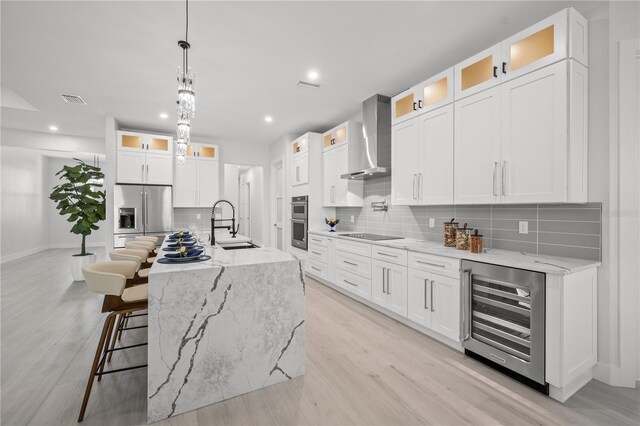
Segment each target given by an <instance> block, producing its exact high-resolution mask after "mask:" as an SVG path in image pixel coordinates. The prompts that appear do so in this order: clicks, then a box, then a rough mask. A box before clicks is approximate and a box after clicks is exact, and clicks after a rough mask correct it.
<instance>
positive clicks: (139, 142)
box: [116, 131, 173, 185]
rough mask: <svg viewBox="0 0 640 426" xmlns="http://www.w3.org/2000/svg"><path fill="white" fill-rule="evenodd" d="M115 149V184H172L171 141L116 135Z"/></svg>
mask: <svg viewBox="0 0 640 426" xmlns="http://www.w3.org/2000/svg"><path fill="white" fill-rule="evenodd" d="M116 148H117V149H116V181H117V183H137V184H152V185H171V184H172V183H173V138H171V137H170V136H160V135H149V134H145V133H138V132H126V131H120V132H118V134H117V144H116Z"/></svg>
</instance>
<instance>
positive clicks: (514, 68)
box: [455, 8, 588, 100]
mask: <svg viewBox="0 0 640 426" xmlns="http://www.w3.org/2000/svg"><path fill="white" fill-rule="evenodd" d="M587 37H588V23H587V20H586V19H585V18H584V17H583V16H582V15H580V14H579V13H578V12H577V11H576V10H575V9H573V8H568V9H563V10H561V11H560V12H558V13H556V14H555V15H552V16H550V17H549V18H547V19H545V20H543V21H540V22H538V23H537V24H535V25H532V26H531V27H529V28H527V29H526V30H524V31H521V32H519V33H518V34H516V35H514V36H512V37H509V38H508V39H506V40H504V41H503V42H502V43H500V44H497V45H495V46H493V47H491V48H489V49H487V50H485V51H483V52H480V53H478V54H476V55H474V56H472V57H471V58H469V59H467V60H465V61H463V62H461V63H459V64H458V65H456V66H455V98H456V100H458V99H462V98H465V97H467V96H470V95H473V94H475V93H478V92H480V91H482V90H485V89H489V88H490V87H493V86H495V85H497V84H499V83H503V82H506V81H509V80H511V79H514V78H516V77H519V76H521V75H524V74H528V73H530V72H532V71H535V70H537V69H540V68H543V67H546V66H548V65H551V64H553V63H556V62H558V61H561V60H563V59H567V58H571V59H575V60H577V61H578V62H580V63H582V64H583V65H585V66H588V39H587Z"/></svg>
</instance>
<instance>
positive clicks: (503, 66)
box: [502, 62, 507, 74]
mask: <svg viewBox="0 0 640 426" xmlns="http://www.w3.org/2000/svg"><path fill="white" fill-rule="evenodd" d="M506 73H507V63H506V62H503V63H502V74H506Z"/></svg>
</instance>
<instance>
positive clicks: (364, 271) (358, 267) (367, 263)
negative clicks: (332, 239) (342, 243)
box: [335, 250, 371, 279]
mask: <svg viewBox="0 0 640 426" xmlns="http://www.w3.org/2000/svg"><path fill="white" fill-rule="evenodd" d="M335 262H336V268H340V269H343V270H345V271H349V272H351V273H354V274H357V275H360V276H362V277H365V278H369V279H370V278H371V258H370V257H365V256H359V255H357V254H353V253H347V252H344V251H341V250H336V258H335Z"/></svg>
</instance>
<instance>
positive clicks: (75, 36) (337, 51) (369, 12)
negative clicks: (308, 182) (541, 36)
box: [1, 1, 597, 143]
mask: <svg viewBox="0 0 640 426" xmlns="http://www.w3.org/2000/svg"><path fill="white" fill-rule="evenodd" d="M568 4H571V5H573V6H574V7H576V8H577V9H578V10H580V11H581V12H583V13H584V12H585V11H588V10H590V9H593V8H594V7H596V6H597V4H595V3H592V2H584V3H583V2H581V3H572V2H562V1H553V2H542V1H527V2H517V1H512V2H501V1H498V2H482V1H471V2H320V1H319V2H203V1H197V2H194V1H192V2H191V3H190V9H191V14H190V32H189V41H190V42H191V45H192V49H191V55H190V64H191V65H192V67H193V69H194V70H195V72H196V73H197V75H196V86H195V88H196V106H197V109H196V118H195V119H194V120H193V123H192V137H195V138H212V139H218V140H228V141H238V142H254V143H271V142H273V141H274V140H276V139H278V138H280V137H282V136H283V135H284V134H289V133H297V134H300V133H303V132H306V131H319V132H322V131H324V130H327V129H328V128H330V127H332V126H333V125H335V124H338V123H339V122H341V121H343V120H345V119H348V118H349V117H351V116H353V115H355V114H357V113H358V112H359V110H360V108H361V101H362V100H364V99H365V98H367V97H369V96H370V95H373V94H375V93H382V94H385V95H390V96H392V95H394V94H396V93H398V92H400V91H402V90H403V89H405V88H407V87H408V86H409V85H411V84H414V83H417V82H419V81H421V80H423V79H424V78H426V77H429V76H430V75H432V74H435V73H436V72H438V71H441V70H442V69H445V68H447V67H449V66H451V65H453V64H455V63H456V62H459V61H460V60H462V59H465V58H466V57H468V56H470V55H472V54H474V53H476V52H477V51H479V50H481V49H484V48H486V47H489V46H491V45H492V44H494V43H496V42H499V41H500V40H502V39H504V38H505V37H507V36H509V35H511V34H513V33H515V32H517V31H519V30H521V29H523V28H525V27H526V26H528V25H530V24H533V23H535V22H536V21H538V20H540V19H543V18H545V17H547V16H549V15H551V14H552V13H554V12H555V11H557V10H560V9H562V8H564V7H566V6H567V5H568ZM1 8H2V10H1V13H2V30H1V31H2V33H1V35H2V75H1V76H2V85H3V86H6V87H7V88H8V89H10V90H12V91H14V92H15V93H16V94H17V95H18V96H20V97H22V98H23V99H24V100H25V101H26V102H28V103H29V104H31V105H33V106H34V107H35V108H37V109H38V111H29V110H24V109H16V108H6V107H3V108H2V126H3V127H9V128H18V129H23V130H33V131H39V132H43V131H44V132H46V131H48V130H47V129H48V127H49V125H51V124H56V125H57V126H58V127H59V129H60V130H59V132H60V133H65V134H70V135H77V136H91V137H102V136H104V130H105V121H104V117H105V116H114V117H116V119H117V121H118V122H119V123H120V125H121V126H122V127H126V128H136V129H144V130H150V131H162V132H167V133H173V132H174V128H175V118H174V115H175V114H174V113H175V98H176V82H175V74H176V69H177V66H178V65H179V64H180V63H181V51H180V49H179V48H178V46H177V40H178V39H181V38H183V37H184V2H172V1H159V2H148V1H129V2H92V1H81V2H56V1H51V2H29V1H19V2H11V1H2V3H1ZM310 69H314V70H317V71H318V72H319V73H320V79H319V83H321V85H322V86H321V88H319V89H308V88H299V87H296V83H297V81H298V80H300V79H304V78H305V77H306V73H307V71H308V70H310ZM61 93H71V94H77V95H80V96H82V97H83V98H84V99H85V100H86V101H87V102H88V105H87V106H80V105H73V104H66V103H64V102H63V101H62V99H61V98H60V94H61ZM160 112H167V113H169V119H167V120H162V119H160V118H159V113H160ZM266 115H271V116H273V119H274V120H273V122H272V123H270V124H268V123H265V121H264V117H265V116H266Z"/></svg>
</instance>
